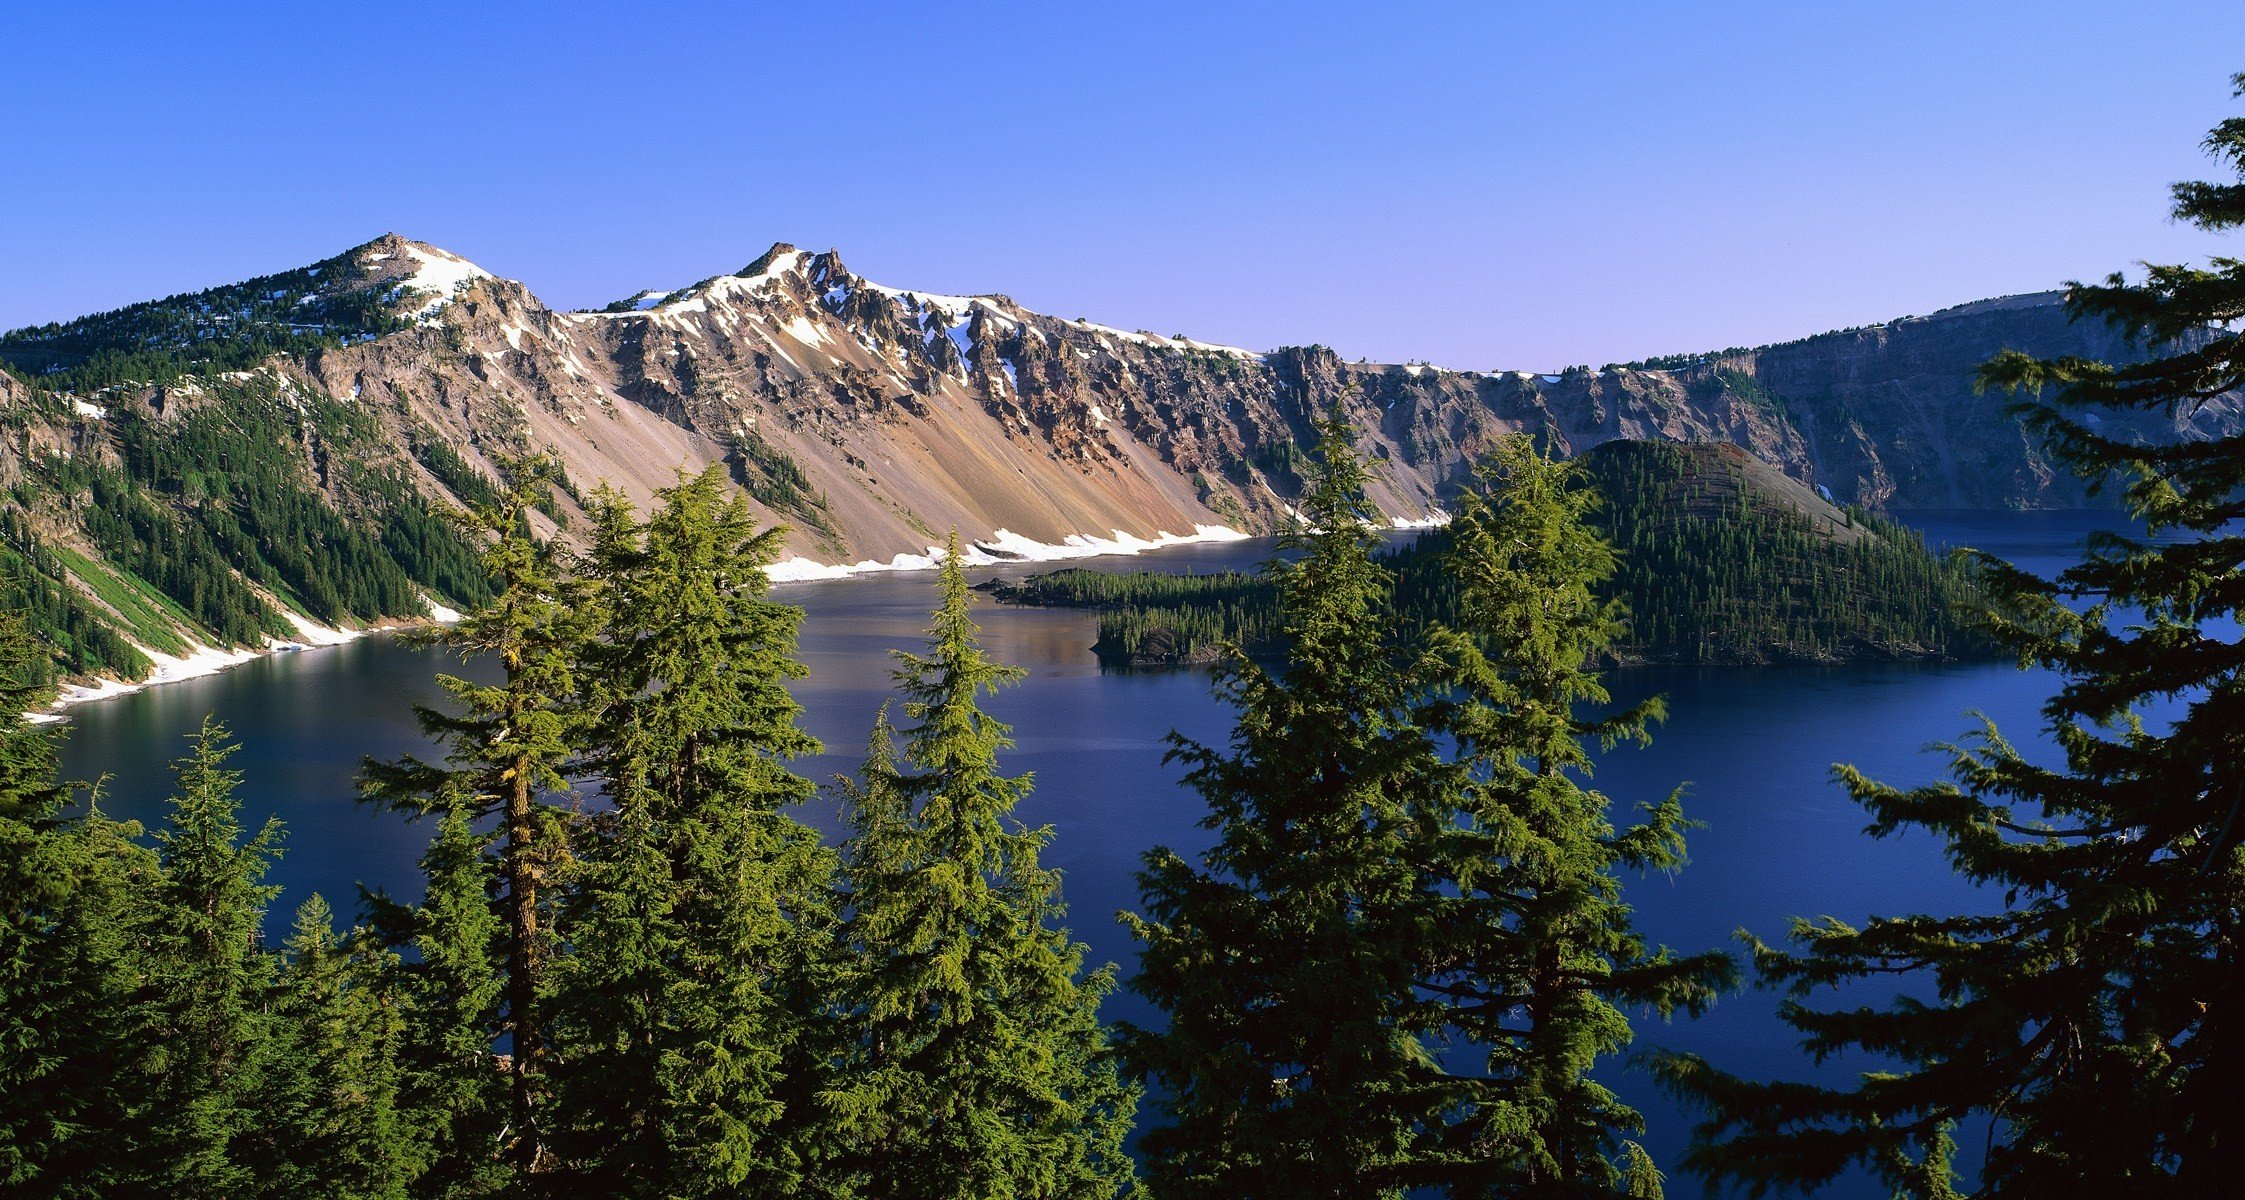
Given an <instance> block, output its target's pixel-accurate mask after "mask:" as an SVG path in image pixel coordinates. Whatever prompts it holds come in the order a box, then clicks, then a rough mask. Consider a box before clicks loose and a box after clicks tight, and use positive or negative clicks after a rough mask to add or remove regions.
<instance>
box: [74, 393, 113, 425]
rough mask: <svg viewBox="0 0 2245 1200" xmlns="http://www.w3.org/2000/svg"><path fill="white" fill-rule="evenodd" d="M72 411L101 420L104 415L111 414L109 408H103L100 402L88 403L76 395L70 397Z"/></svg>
mask: <svg viewBox="0 0 2245 1200" xmlns="http://www.w3.org/2000/svg"><path fill="white" fill-rule="evenodd" d="M70 411H72V412H74V413H77V414H78V415H79V416H81V417H89V418H91V419H93V420H96V421H99V420H101V419H102V418H103V417H106V416H108V415H109V410H108V409H106V408H103V407H102V406H100V405H99V404H88V403H86V402H85V401H83V400H80V399H78V398H77V397H76V396H72V397H71V398H70Z"/></svg>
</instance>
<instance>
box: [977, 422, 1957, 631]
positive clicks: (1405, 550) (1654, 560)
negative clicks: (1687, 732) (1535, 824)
mask: <svg viewBox="0 0 2245 1200" xmlns="http://www.w3.org/2000/svg"><path fill="white" fill-rule="evenodd" d="M1580 463H1581V466H1580V470H1581V472H1582V476H1583V478H1584V480H1585V481H1586V483H1587V486H1589V487H1590V488H1591V489H1593V490H1594V492H1595V493H1596V496H1597V498H1598V503H1597V504H1596V505H1594V506H1593V507H1592V508H1591V509H1590V510H1589V515H1588V520H1589V521H1590V524H1591V526H1592V527H1593V528H1594V529H1596V530H1597V532H1598V533H1599V534H1600V536H1602V537H1604V538H1605V539H1606V540H1607V541H1608V542H1609V543H1610V544H1611V545H1613V546H1614V547H1615V548H1616V549H1618V550H1620V551H1621V554H1620V558H1619V561H1618V564H1617V566H1616V569H1615V570H1614V572H1613V574H1612V575H1611V577H1610V578H1608V579H1606V580H1603V581H1602V582H1601V583H1600V585H1599V587H1600V595H1601V596H1602V597H1603V598H1606V599H1610V600H1614V601H1618V602H1619V603H1620V604H1621V606H1622V607H1623V609H1624V610H1625V611H1626V613H1627V623H1626V625H1625V627H1624V629H1623V630H1622V632H1621V633H1620V635H1619V636H1618V637H1617V638H1616V639H1615V641H1614V644H1613V645H1612V647H1611V648H1610V655H1611V659H1610V661H1616V662H1630V661H1644V660H1652V661H1662V662H1680V663H1750V662H1771V661H1791V662H1831V661H1838V660H1843V659H1849V658H1859V657H1880V658H1914V657H1930V658H1946V657H1955V656H1960V655H1971V654H1985V653H1989V652H1991V651H1992V649H1993V647H1992V644H1991V643H1990V642H1988V641H1987V640H1986V639H1985V638H1983V637H1981V636H1979V635H1978V634H1977V633H1975V632H1974V630H1973V627H1972V623H1971V621H1970V619H1969V617H1968V615H1967V610H1968V609H1969V608H1970V607H1971V605H1972V604H1973V603H1974V599H1975V590H1974V585H1973V580H1972V572H1971V570H1970V568H1969V566H1968V565H1966V564H1963V563H1958V562H1950V561H1945V560H1943V559H1941V558H1939V557H1937V556H1935V555H1933V554H1932V553H1930V552H1929V551H1927V549H1926V548H1925V545H1924V543H1923V542H1922V540H1921V539H1920V538H1919V537H1918V536H1917V535H1916V534H1914V533H1912V532H1911V531H1909V530H1906V529H1903V528H1902V527H1900V526H1898V525H1895V524H1893V523H1890V522H1887V521H1882V520H1879V519H1878V518H1875V517H1873V516H1871V515H1869V514H1867V513H1863V512H1860V511H1851V512H1848V513H1846V514H1844V518H1843V519H1844V520H1845V521H1846V522H1847V524H1846V525H1845V526H1843V527H1840V528H1838V529H1834V528H1831V527H1829V526H1826V525H1820V524H1819V522H1818V521H1817V520H1816V519H1814V518H1812V517H1811V516H1810V515H1808V514H1806V513H1804V512H1802V511H1801V510H1799V509H1798V508H1795V507H1793V506H1791V505H1790V504H1788V503H1786V502H1785V501H1784V500H1782V499H1778V498H1772V497H1768V496H1765V495H1762V494H1760V493H1758V491H1757V489H1756V485H1754V484H1753V483H1751V482H1750V481H1747V480H1745V479H1743V478H1742V475H1743V468H1742V467H1741V465H1740V464H1738V463H1736V462H1734V461H1732V460H1731V459H1730V458H1729V457H1728V456H1726V455H1724V454H1723V453H1721V452H1720V450H1719V449H1718V448H1715V447H1707V446H1678V445H1672V444H1668V443H1659V442H1612V443H1607V444H1606V445H1603V446H1599V447H1597V448H1596V449H1593V450H1591V451H1589V452H1587V453H1585V454H1584V455H1583V456H1582V458H1581V460H1580ZM1449 551H1450V539H1449V534H1448V533H1447V532H1445V531H1443V530H1439V529H1438V530H1430V531H1428V532H1426V533H1424V534H1421V535H1420V536H1419V538H1418V539H1417V540H1416V541H1415V542H1413V543H1411V544H1409V545H1406V546H1401V547H1397V548H1395V549H1392V550H1388V551H1386V552H1384V553H1383V554H1382V555H1381V556H1380V561H1381V564H1382V566H1383V567H1385V568H1386V569H1387V570H1389V571H1392V572H1393V573H1394V574H1395V577H1396V589H1395V601H1394V603H1395V606H1396V608H1397V610H1398V611H1399V613H1400V614H1401V615H1402V616H1403V618H1404V619H1406V620H1408V621H1412V622H1414V623H1418V624H1432V623H1454V622H1455V621H1456V620H1457V614H1458V610H1457V604H1458V589H1457V585H1456V583H1455V577H1454V575H1453V574H1452V573H1451V572H1450V571H1449V570H1448V568H1447V564H1448V560H1449ZM991 587H992V591H993V592H994V594H995V595H996V597H997V598H998V599H999V600H1001V601H1003V602H1006V603H1011V604H1035V605H1049V606H1061V607H1078V608H1096V609H1099V610H1100V618H1099V637H1098V641H1097V643H1096V644H1095V646H1094V649H1095V650H1096V652H1097V653H1098V654H1099V656H1100V658H1101V659H1102V660H1104V661H1107V662H1110V663H1116V664H1128V665H1172V664H1181V663H1209V662H1214V661H1216V659H1217V658H1219V657H1220V655H1221V653H1222V649H1221V648H1222V647H1223V645H1225V644H1226V643H1236V644H1238V645H1240V646H1242V647H1244V648H1246V649H1247V650H1248V651H1249V653H1251V654H1270V653H1273V652H1275V651H1276V650H1277V649H1278V648H1279V645H1280V638H1281V623H1280V620H1279V615H1278V605H1277V592H1276V589H1275V587H1274V586H1273V585H1272V584H1271V583H1270V581H1268V580H1267V579H1264V578H1262V577H1261V576H1259V575H1256V574H1253V573H1247V572H1237V571H1233V572H1222V573H1215V574H1207V575H1171V574H1164V573H1159V572H1137V573H1130V574H1110V573H1104V572H1097V571H1087V570H1083V569H1080V568H1079V569H1070V570H1063V571H1054V572H1049V573H1046V574H1041V575H1036V576H1032V577H1030V578H1028V579H1024V580H1021V581H1019V582H998V583H995V584H993V585H991Z"/></svg>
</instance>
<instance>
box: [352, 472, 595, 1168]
mask: <svg viewBox="0 0 2245 1200" xmlns="http://www.w3.org/2000/svg"><path fill="white" fill-rule="evenodd" d="M505 466H506V476H507V488H506V490H505V491H504V492H503V493H501V494H500V496H499V497H498V499H497V500H496V501H495V502H494V503H491V504H486V505H479V506H477V507H476V508H475V509H474V510H472V513H471V516H470V523H471V525H472V526H473V527H474V528H475V529H476V530H477V531H479V532H480V533H481V534H482V535H484V537H485V538H486V539H487V541H486V548H485V550H484V553H483V568H484V570H485V572H486V573H487V574H488V575H489V576H490V578H491V581H492V584H493V586H494V588H495V589H496V594H495V595H494V596H493V597H492V599H491V601H490V602H489V603H487V604H485V605H482V606H480V607H478V608H476V609H475V610H474V611H472V612H470V613H469V614H468V615H467V616H465V617H464V618H462V620H461V621H460V622H459V623H458V624H456V625H454V626H452V627H451V628H450V629H447V630H444V631H443V632H441V633H440V634H438V635H437V638H436V640H438V641H440V642H441V643H443V644H444V645H445V646H447V647H448V648H450V649H453V650H455V651H457V652H459V653H460V654H461V655H462V656H463V657H470V658H473V657H487V658H489V659H490V660H492V661H493V662H496V663H497V664H498V666H499V668H500V670H501V672H502V675H501V677H500V679H499V681H498V682H496V683H492V684H480V683H476V682H474V681H472V680H468V679H463V678H460V677H457V676H452V675H444V676H439V677H438V682H439V683H440V684H442V685H443V687H444V689H445V691H446V692H447V693H449V694H450V696H451V697H452V700H453V702H454V703H455V704H456V705H457V706H458V707H459V710H460V711H459V712H458V713H457V714H451V713H442V712H438V711H436V710H433V709H428V708H416V710H415V712H416V713H417V715H418V716H419V718H420V722H421V727H422V730H423V731H424V732H425V733H427V734H428V735H429V736H430V737H431V738H432V739H434V740H436V741H438V742H440V743H441V744H443V745H444V746H445V747H446V755H445V761H444V763H443V765H441V766H440V765H436V764H432V763H428V762H424V761H422V760H421V759H418V758H414V757H410V756H408V757H406V758H402V759H399V760H398V761H395V762H390V763H377V762H372V761H370V762H368V763H367V764H366V767H365V770H364V773H363V775H362V780H361V787H362V790H363V793H364V794H365V795H366V796H367V797H368V798H369V799H371V800H374V801H376V802H378V803H381V804H384V805H386V806H389V807H393V808H398V809H402V810H404V811H406V812H409V813H416V814H419V813H426V812H430V811H441V810H442V808H443V807H444V806H446V805H448V804H451V803H453V802H455V800H456V799H458V798H460V797H466V798H467V799H468V802H469V804H470V806H471V812H472V815H473V816H475V817H478V818H483V817H491V818H495V819H496V820H497V821H498V824H499V827H500V829H501V831H502V834H503V837H502V840H501V842H500V848H499V876H500V879H501V880H502V881H503V884H504V886H503V889H502V891H501V894H500V896H499V904H500V908H501V910H502V911H503V912H504V914H505V919H506V924H507V940H506V958H505V963H504V979H505V987H504V991H503V995H504V998H505V1005H504V1013H503V1015H502V1017H501V1027H502V1028H503V1029H504V1030H505V1031H506V1032H507V1034H508V1035H509V1037H510V1040H511V1042H512V1046H513V1052H514V1053H513V1057H512V1058H511V1059H510V1060H509V1063H510V1071H509V1079H510V1087H509V1096H510V1104H511V1108H510V1121H509V1127H510V1129H511V1130H512V1138H511V1142H510V1145H509V1148H508V1149H509V1155H510V1157H511V1159H512V1160H513V1162H514V1164H515V1168H516V1170H517V1171H518V1172H528V1171H531V1170H535V1169H536V1168H537V1166H538V1163H539V1160H540V1155H541V1152H542V1151H541V1146H542V1138H541V1135H540V1133H539V1130H540V1126H541V1121H542V1118H541V1117H540V1115H539V1106H540V1088H541V1083H540V1080H539V1075H540V1074H541V1073H542V1070H543V1066H542V1064H543V1061H544V1058H545V1054H546V1048H545V1036H544V1033H543V1031H542V1029H541V1021H540V1019H539V1015H538V1007H539V1004H540V999H539V996H540V992H541V991H542V990H543V989H544V987H545V975H546V962H547V959H548V957H549V954H550V949H551V942H552V933H551V931H550V929H548V928H547V926H548V924H549V920H548V917H549V911H550V909H551V908H552V900H551V897H549V896H546V895H545V894H544V893H545V888H546V886H547V882H548V880H549V879H550V878H551V877H552V876H553V874H554V872H555V871H556V870H557V869H558V868H559V866H560V864H561V863H562V861H563V860H564V859H565V858H566V856H567V853H568V849H567V831H566V828H565V826H566V824H567V821H568V816H569V814H568V810H566V809H564V808H562V807H560V806H558V805H556V804H554V803H552V802H551V801H550V800H549V799H548V797H550V796H552V795H553V794H555V793H557V792H561V791H563V790H565V789H566V788H567V787H568V779H567V777H566V775H565V774H564V771H565V768H566V767H567V766H568V764H569V762H570V760H571V758H572V757H574V755H575V741H576V731H577V729H578V727H579V723H580V722H579V718H578V712H579V709H578V706H577V704H576V693H577V689H578V683H577V679H576V670H577V664H578V662H579V660H580V659H581V657H582V648H583V647H582V643H583V642H584V640H585V639H586V638H587V637H588V636H590V632H591V628H592V624H593V619H594V617H595V615H596V614H595V612H594V609H593V606H592V605H591V603H590V602H589V601H590V599H591V597H590V596H589V594H588V593H587V592H586V591H585V589H583V588H582V587H579V586H578V585H577V584H576V583H575V582H573V580H572V579H571V578H570V577H569V575H568V574H567V573H566V571H565V570H564V564H562V563H561V562H560V561H559V554H558V551H557V550H556V548H555V547H554V545H553V543H552V542H550V541H544V540H541V539H539V538H538V537H537V536H535V534H534V533H533V532H532V530H531V527H530V514H531V512H532V511H534V510H536V509H537V508H538V507H539V506H540V505H541V504H543V503H545V502H546V501H547V499H548V497H549V495H550V492H551V484H550V483H549V482H548V476H549V474H550V472H551V467H550V465H549V464H548V463H546V462H545V461H544V460H542V459H529V460H518V461H510V462H508V463H506V464H505Z"/></svg>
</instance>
